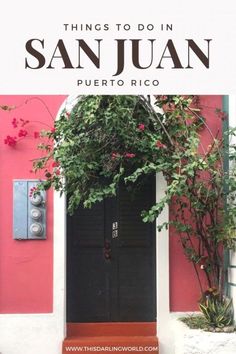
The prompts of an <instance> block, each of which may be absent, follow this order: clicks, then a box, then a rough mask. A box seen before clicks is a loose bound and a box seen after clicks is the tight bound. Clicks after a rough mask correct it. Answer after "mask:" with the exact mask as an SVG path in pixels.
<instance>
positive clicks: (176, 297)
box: [170, 96, 222, 311]
mask: <svg viewBox="0 0 236 354" xmlns="http://www.w3.org/2000/svg"><path fill="white" fill-rule="evenodd" d="M200 104H201V106H202V108H203V109H202V116H203V117H204V116H205V117H206V118H207V124H208V125H209V127H210V129H211V130H212V133H213V134H216V133H217V131H218V130H219V131H220V132H221V129H222V128H221V126H222V121H221V119H220V118H219V117H217V115H216V114H215V109H216V108H221V107H222V96H200ZM201 134H202V139H201V142H202V144H203V145H204V146H206V147H207V146H208V145H209V144H210V142H211V137H210V134H209V132H208V131H207V129H204V130H203V131H202V133H201ZM170 212H171V208H170ZM199 298H200V289H199V286H198V283H197V280H196V277H195V273H194V270H193V266H192V265H191V263H189V262H188V261H187V260H186V259H185V258H184V257H183V251H182V248H181V244H180V243H179V240H178V236H177V235H176V234H175V233H174V232H173V229H171V230H170V308H171V311H193V310H197V309H198V307H197V301H198V300H199Z"/></svg>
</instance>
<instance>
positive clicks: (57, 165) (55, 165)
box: [52, 161, 60, 167]
mask: <svg viewBox="0 0 236 354" xmlns="http://www.w3.org/2000/svg"><path fill="white" fill-rule="evenodd" d="M59 166H60V164H59V162H57V161H53V163H52V167H59Z"/></svg>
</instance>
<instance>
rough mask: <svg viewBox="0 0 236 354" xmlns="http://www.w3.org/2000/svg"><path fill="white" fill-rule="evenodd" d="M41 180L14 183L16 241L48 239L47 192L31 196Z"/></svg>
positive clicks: (14, 235) (14, 229) (15, 181)
mask: <svg viewBox="0 0 236 354" xmlns="http://www.w3.org/2000/svg"><path fill="white" fill-rule="evenodd" d="M38 183H39V180H23V179H18V180H14V181H13V238H14V239H15V240H45V239H46V192H45V191H40V194H36V195H35V196H30V191H31V190H32V188H34V187H36V186H37V184H38Z"/></svg>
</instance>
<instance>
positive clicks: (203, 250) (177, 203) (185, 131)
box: [9, 95, 236, 298]
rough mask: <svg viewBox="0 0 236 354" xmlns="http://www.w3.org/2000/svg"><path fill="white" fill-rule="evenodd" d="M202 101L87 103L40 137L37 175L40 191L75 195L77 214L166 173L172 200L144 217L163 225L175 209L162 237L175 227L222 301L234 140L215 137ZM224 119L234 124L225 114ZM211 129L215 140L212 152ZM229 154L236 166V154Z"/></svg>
mask: <svg viewBox="0 0 236 354" xmlns="http://www.w3.org/2000/svg"><path fill="white" fill-rule="evenodd" d="M194 101H196V97H194V96H177V95H175V96H156V97H155V102H154V104H151V103H150V101H149V99H148V98H147V97H144V96H93V95H88V96H80V97H78V101H77V103H76V104H75V105H74V107H73V109H72V110H71V111H67V110H66V109H64V110H63V111H62V112H61V114H60V117H59V119H58V120H57V121H56V122H55V126H54V128H53V129H50V130H43V131H41V132H40V133H38V136H37V137H38V138H39V139H42V142H41V143H40V144H39V146H38V148H39V149H40V150H42V151H44V155H43V156H42V157H41V158H39V159H36V160H35V161H34V164H33V170H34V171H35V172H37V171H44V178H45V179H46V180H45V181H44V182H42V183H41V185H40V188H44V189H48V188H50V187H54V188H55V190H57V191H60V192H61V193H64V192H65V193H66V194H67V198H68V209H69V212H70V213H73V211H74V210H75V209H76V208H77V207H78V205H80V204H83V205H84V207H91V206H92V205H93V204H94V203H96V202H99V201H101V200H103V199H104V198H107V197H111V196H114V195H115V194H116V191H117V188H118V186H119V183H120V182H124V183H125V184H126V185H127V188H133V189H134V188H135V189H138V186H139V183H141V181H142V178H143V177H144V176H146V175H150V174H156V173H159V172H161V173H163V175H164V177H165V179H166V182H167V187H166V191H165V196H164V197H163V199H162V200H160V201H159V202H157V203H156V204H155V205H153V206H152V207H151V208H150V210H144V211H143V213H142V218H143V221H144V222H153V221H155V220H156V218H157V217H158V216H159V215H160V213H161V212H162V211H163V209H164V207H165V206H166V205H170V208H171V209H170V210H171V218H170V220H169V222H168V223H166V224H163V225H159V226H158V228H159V230H161V229H162V228H163V227H166V228H167V227H169V226H171V227H173V228H175V230H176V231H177V233H178V235H179V239H180V242H181V245H182V247H183V251H184V254H185V256H186V257H187V259H188V260H189V261H190V262H191V263H192V264H193V267H194V269H195V272H196V276H197V279H198V282H199V285H200V289H201V293H202V295H203V294H204V291H205V289H206V284H207V287H208V288H210V289H211V288H214V289H217V291H218V292H219V294H220V295H219V296H220V298H222V297H223V292H224V289H223V288H224V280H225V279H224V277H225V268H224V267H225V265H224V252H223V248H233V247H234V244H235V241H234V240H235V237H236V233H235V217H236V204H235V191H236V180H235V174H236V172H235V168H232V169H231V171H230V172H229V171H225V170H224V163H223V160H224V158H225V151H226V150H228V148H227V149H225V145H226V144H227V141H228V139H227V136H225V135H224V134H223V135H222V134H221V132H219V131H218V133H217V134H216V135H214V134H213V133H212V131H211V129H210V127H209V126H208V120H207V117H202V115H201V107H198V104H197V103H196V102H194ZM217 117H218V119H221V120H225V119H227V117H226V115H225V113H224V112H222V111H221V110H220V109H219V110H217V111H216V119H217ZM203 129H205V130H206V131H207V133H208V134H209V136H210V138H211V143H210V145H209V146H207V147H205V146H204V145H203V144H202V142H201V132H202V130H203ZM230 133H231V134H235V130H231V131H230ZM45 139H46V140H45ZM45 141H46V142H45ZM53 142H54V148H53V149H52V144H53ZM9 145H10V143H9ZM229 151H230V153H229V156H228V157H229V158H230V160H233V161H235V160H236V147H235V146H234V145H232V146H231V147H230V149H229ZM204 278H205V279H204Z"/></svg>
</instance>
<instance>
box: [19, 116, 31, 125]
mask: <svg viewBox="0 0 236 354" xmlns="http://www.w3.org/2000/svg"><path fill="white" fill-rule="evenodd" d="M20 121H21V126H22V127H24V126H25V125H26V124H28V123H29V120H24V119H22V118H20Z"/></svg>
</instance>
